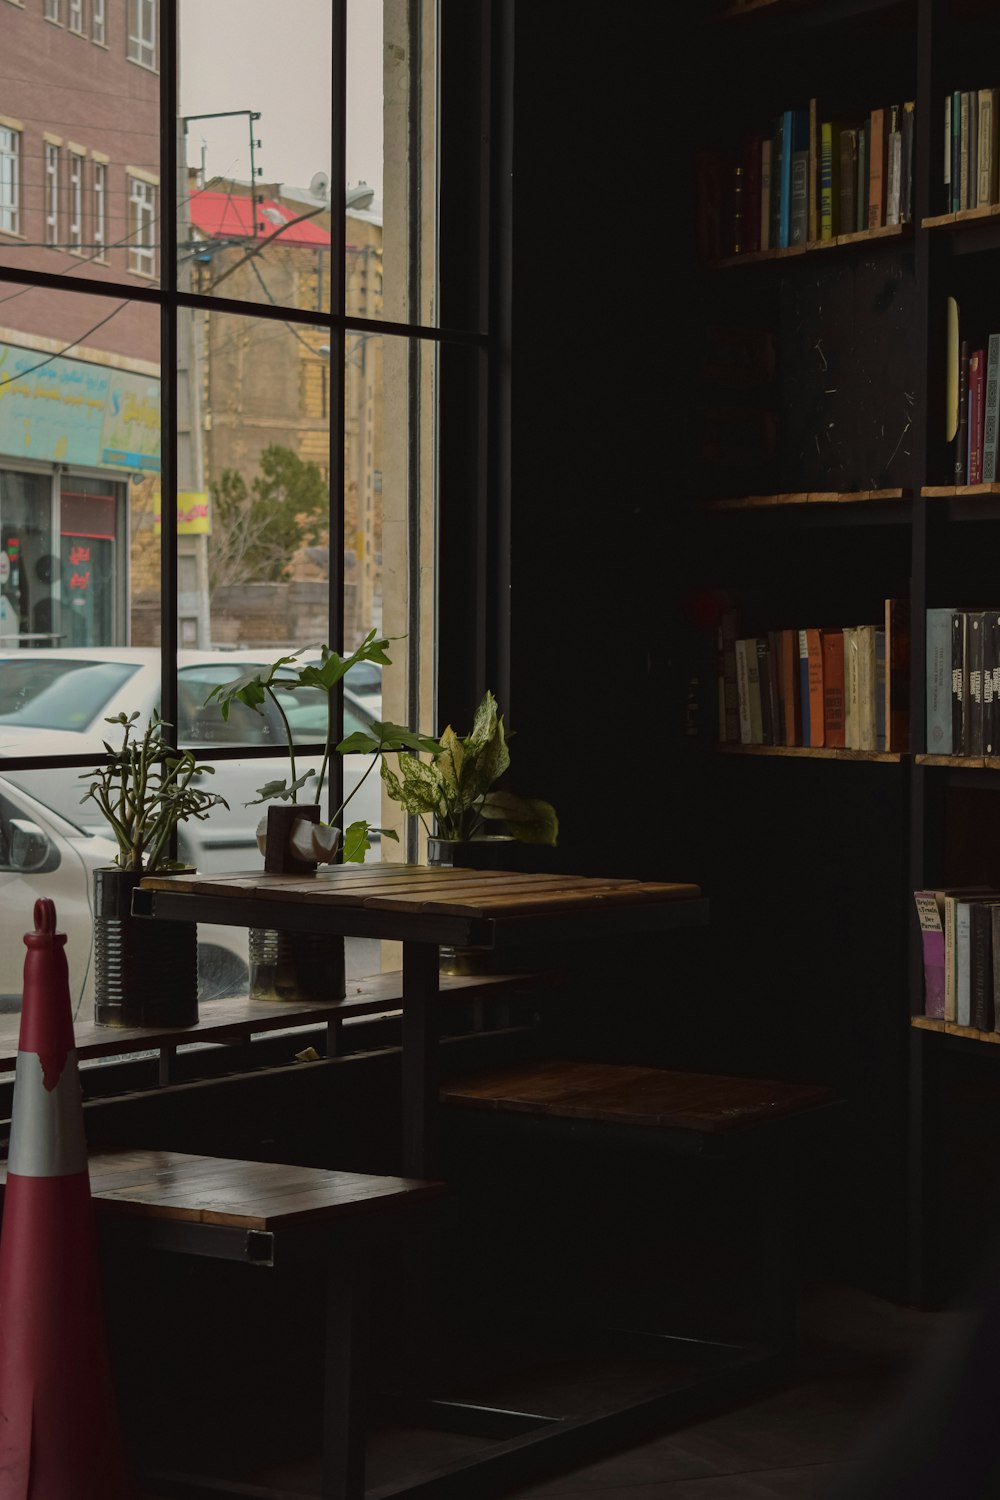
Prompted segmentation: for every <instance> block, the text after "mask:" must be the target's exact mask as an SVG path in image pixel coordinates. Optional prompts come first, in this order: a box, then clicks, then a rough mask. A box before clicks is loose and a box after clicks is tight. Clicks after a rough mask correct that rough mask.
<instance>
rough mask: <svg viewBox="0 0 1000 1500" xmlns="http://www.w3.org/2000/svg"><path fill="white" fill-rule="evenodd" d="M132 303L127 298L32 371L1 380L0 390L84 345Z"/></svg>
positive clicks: (25, 371) (19, 372) (40, 362)
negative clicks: (84, 342) (85, 341)
mask: <svg viewBox="0 0 1000 1500" xmlns="http://www.w3.org/2000/svg"><path fill="white" fill-rule="evenodd" d="M131 301H132V299H131V297H126V298H125V299H124V301H122V302H119V303H118V305H117V307H113V308H112V309H111V311H110V312H109V313H108V314H107V316H106V317H103V318H102V319H101V321H100V322H99V323H95V324H94V326H93V328H88V329H87V331H86V333H81V334H80V336H79V337H78V338H75V339H71V340H70V342H69V343H68V344H67V345H66V346H65V348H63V349H59V350H57V352H56V353H55V354H47V355H46V356H45V358H44V359H40V360H39V361H38V363H37V365H32V366H31V369H30V370H18V372H17V374H16V375H8V376H6V378H5V379H3V380H0V390H3V388H4V386H7V385H13V384H14V381H15V380H23V378H24V377H25V375H34V373H35V371H36V370H41V369H42V368H43V367H44V366H45V365H50V364H51V363H52V361H53V360H54V359H60V358H61V357H62V356H63V355H64V354H68V353H69V351H70V349H75V348H76V347H77V346H78V345H79V344H82V343H83V341H84V339H89V338H90V336H91V334H92V333H96V332H97V330H98V329H99V328H103V327H104V325H105V323H110V322H111V319H112V318H114V317H116V316H117V314H118V313H120V312H121V310H122V308H123V307H128V306H129V304H130V303H131Z"/></svg>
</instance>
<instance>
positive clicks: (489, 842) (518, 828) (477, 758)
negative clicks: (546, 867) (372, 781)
mask: <svg viewBox="0 0 1000 1500" xmlns="http://www.w3.org/2000/svg"><path fill="white" fill-rule="evenodd" d="M397 759H398V762H399V774H398V775H397V774H396V772H395V771H394V770H393V769H392V767H391V766H390V764H389V762H388V760H387V759H386V757H385V756H383V757H382V780H383V781H384V782H385V786H386V790H387V791H388V793H389V796H390V797H391V798H392V799H393V801H395V802H399V803H400V804H401V805H402V806H403V808H405V810H406V811H407V812H408V813H415V814H417V815H418V816H419V817H420V819H421V821H422V822H423V821H424V819H425V818H426V817H432V818H433V819H434V825H435V826H434V829H433V831H432V830H431V829H430V828H427V824H426V823H424V826H425V828H427V833H428V841H429V842H428V850H429V852H428V859H429V862H430V863H431V864H455V865H470V866H472V867H473V868H479V869H482V868H485V867H487V866H490V867H496V866H498V865H499V866H503V865H504V864H506V863H507V861H508V859H509V858H510V857H512V855H511V852H510V849H511V845H513V844H522V845H523V844H532V845H536V846H537V845H547V846H552V845H554V844H555V843H556V840H557V837H558V834H559V820H558V818H557V817H556V812H555V808H554V807H553V806H552V804H551V803H549V802H543V801H541V800H540V799H539V798H537V797H520V796H518V795H517V794H516V793H514V792H509V791H506V790H500V789H498V788H497V786H496V783H497V782H498V781H499V780H500V778H501V776H503V774H504V772H505V771H506V770H507V769H508V767H509V765H510V750H509V749H508V744H507V736H506V734H505V732H504V726H503V718H502V717H501V715H500V714H499V713H498V712H497V701H496V699H495V698H494V696H493V694H492V693H491V692H489V691H487V693H486V696H485V697H484V698H483V701H482V702H481V703H480V705H479V707H478V708H477V709H476V716H475V719H474V720H473V724H472V730H471V732H470V733H469V734H466V735H459V734H456V733H455V731H454V729H452V727H451V725H450V724H449V725H448V727H447V729H445V731H444V733H443V734H442V735H441V740H440V745H439V747H438V749H437V750H436V751H434V752H432V755H431V759H430V760H429V761H423V760H418V759H417V757H416V756H413V755H399V756H398V757H397Z"/></svg>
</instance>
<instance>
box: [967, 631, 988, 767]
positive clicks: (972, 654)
mask: <svg viewBox="0 0 1000 1500" xmlns="http://www.w3.org/2000/svg"><path fill="white" fill-rule="evenodd" d="M985 621H986V616H985V614H984V613H983V612H982V611H981V610H973V611H972V612H971V613H970V614H969V617H968V643H967V645H966V651H967V653H968V670H967V672H966V683H967V687H968V695H969V706H968V714H967V718H966V739H965V745H966V749H965V753H966V755H973V756H980V755H982V754H983V627H984V625H985Z"/></svg>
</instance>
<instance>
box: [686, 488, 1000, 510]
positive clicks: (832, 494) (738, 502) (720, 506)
mask: <svg viewBox="0 0 1000 1500" xmlns="http://www.w3.org/2000/svg"><path fill="white" fill-rule="evenodd" d="M997 488H998V489H1000V486H997ZM908 498H909V491H907V490H793V491H791V492H789V493H788V494H781V495H733V496H730V497H728V498H727V499H725V500H705V501H704V502H703V506H704V509H705V510H761V509H764V508H767V507H771V508H773V507H774V506H776V505H859V504H866V503H871V502H879V501H883V500H905V499H908Z"/></svg>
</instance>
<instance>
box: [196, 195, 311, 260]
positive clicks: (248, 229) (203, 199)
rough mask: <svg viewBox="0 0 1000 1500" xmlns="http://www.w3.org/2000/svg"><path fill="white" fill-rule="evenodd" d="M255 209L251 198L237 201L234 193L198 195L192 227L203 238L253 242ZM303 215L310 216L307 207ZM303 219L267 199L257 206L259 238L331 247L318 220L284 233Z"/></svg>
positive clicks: (304, 223)
mask: <svg viewBox="0 0 1000 1500" xmlns="http://www.w3.org/2000/svg"><path fill="white" fill-rule="evenodd" d="M254 207H255V205H254V204H252V203H251V201H250V199H249V198H237V197H236V196H235V195H233V194H230V193H211V192H198V191H197V190H196V191H194V192H193V193H192V194H191V223H192V224H193V225H194V227H195V229H198V230H200V231H201V233H202V234H207V235H211V236H212V238H213V239H216V238H217V239H250V238H252V237H253V216H252V215H253V210H254ZM301 212H302V213H306V212H308V210H307V209H306V208H304V207H303V209H302V210H301ZM298 217H299V215H298V213H296V212H293V211H292V210H291V209H289V208H285V207H284V206H283V205H282V204H280V203H276V202H275V201H274V199H273V198H265V199H264V202H263V203H258V204H256V219H257V238H258V239H272V238H273V237H274V235H276V234H279V231H280V235H279V237H280V239H281V242H282V244H285V245H312V246H324V247H325V248H326V249H329V247H330V236H329V234H328V233H327V231H326V230H325V229H321V228H320V227H319V225H318V224H317V223H316V220H315V219H303V220H302V222H301V224H296V225H295V226H294V228H292V229H284V230H282V225H283V224H289V223H291V221H292V220H293V219H297V218H298Z"/></svg>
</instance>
